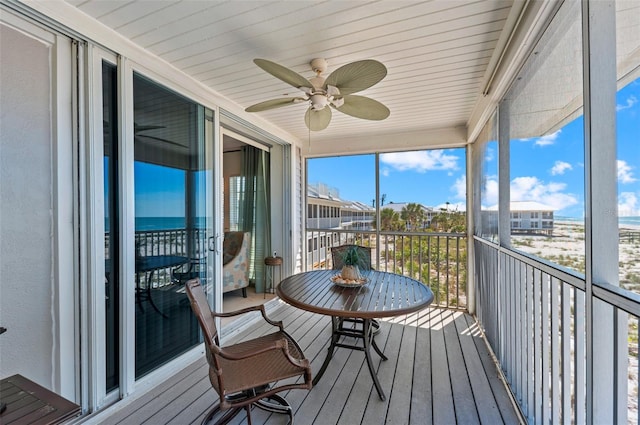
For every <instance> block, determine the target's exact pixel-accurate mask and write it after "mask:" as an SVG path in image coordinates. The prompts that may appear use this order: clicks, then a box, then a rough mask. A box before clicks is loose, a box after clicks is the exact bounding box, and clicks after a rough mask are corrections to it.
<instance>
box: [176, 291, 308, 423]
mask: <svg viewBox="0 0 640 425" xmlns="http://www.w3.org/2000/svg"><path fill="white" fill-rule="evenodd" d="M186 290H187V296H188V297H189V301H190V302H191V308H192V309H193V312H194V313H195V315H196V317H197V318H198V322H199V323H200V327H201V329H202V333H203V336H204V342H205V348H206V352H207V353H206V355H207V362H208V363H209V380H210V381H211V385H212V386H213V388H214V389H215V390H216V392H217V393H218V395H219V396H220V402H219V403H217V404H216V405H215V406H214V407H213V408H212V409H211V410H210V411H209V413H208V414H207V416H206V417H205V418H204V420H203V421H202V423H203V424H205V423H208V422H210V421H211V420H212V419H214V418H215V417H216V416H220V418H219V419H218V420H217V422H216V424H224V423H228V422H229V421H231V420H232V419H233V418H234V417H235V416H236V415H237V414H238V413H239V412H240V411H242V410H245V411H246V412H247V421H248V422H249V424H250V423H251V408H252V407H254V406H255V407H258V408H260V409H262V410H266V411H269V412H274V413H282V414H287V415H289V423H293V410H292V409H291V406H290V405H289V403H288V402H287V401H286V400H285V399H284V398H283V397H282V396H280V395H278V394H277V393H278V392H280V391H285V390H289V389H293V388H301V389H307V390H308V389H311V386H312V384H311V366H310V364H309V360H307V359H306V358H305V357H304V354H303V352H302V349H301V348H300V346H299V345H298V344H297V343H296V342H295V341H294V340H293V338H292V337H291V336H290V335H289V334H287V333H286V332H285V331H284V329H283V326H282V322H274V321H272V320H270V319H269V318H268V317H267V316H266V314H265V310H264V307H263V306H262V305H260V306H255V307H248V308H245V309H242V310H238V311H235V312H230V313H213V312H212V311H211V309H210V308H209V304H208V302H207V296H206V294H205V292H204V290H203V288H202V286H201V285H200V280H199V279H193V280H190V281H188V282H187V283H186ZM250 311H260V313H261V314H262V317H263V318H264V320H265V321H267V322H268V323H269V324H271V325H273V326H275V327H277V328H278V330H276V331H275V332H273V333H270V334H267V335H264V336H260V337H257V338H255V339H251V340H248V341H244V342H240V343H238V344H235V345H230V346H226V347H221V346H220V341H219V337H218V332H217V329H216V325H215V318H216V317H231V316H236V315H239V314H244V313H247V312H250ZM290 378H298V379H295V380H294V379H290ZM299 378H302V382H298V381H300V379H299ZM275 382H278V384H279V385H278V386H273V384H274V383H275ZM225 410H226V412H224V411H225Z"/></svg>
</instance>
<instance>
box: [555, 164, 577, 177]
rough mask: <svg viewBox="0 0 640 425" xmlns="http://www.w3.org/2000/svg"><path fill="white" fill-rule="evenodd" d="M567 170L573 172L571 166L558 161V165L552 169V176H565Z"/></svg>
mask: <svg viewBox="0 0 640 425" xmlns="http://www.w3.org/2000/svg"><path fill="white" fill-rule="evenodd" d="M567 170H573V167H572V166H571V164H569V163H568V162H564V161H556V163H555V164H553V167H551V175H552V176H557V175H558V174H564V172H565V171H567Z"/></svg>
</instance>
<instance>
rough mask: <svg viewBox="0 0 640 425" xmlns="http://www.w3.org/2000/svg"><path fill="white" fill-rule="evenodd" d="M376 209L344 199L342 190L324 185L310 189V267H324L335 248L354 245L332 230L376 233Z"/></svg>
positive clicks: (308, 251)
mask: <svg viewBox="0 0 640 425" xmlns="http://www.w3.org/2000/svg"><path fill="white" fill-rule="evenodd" d="M375 213H376V210H375V208H373V207H371V206H369V205H366V204H363V203H362V202H357V201H345V200H343V199H341V198H340V192H339V191H338V189H336V188H333V187H330V186H327V185H326V184H323V183H316V184H309V185H307V228H308V229H321V230H317V231H310V232H307V265H308V266H310V267H311V266H313V267H316V266H318V265H320V266H321V265H322V264H323V263H324V262H325V261H326V259H327V255H328V250H329V248H330V247H331V246H336V245H341V244H343V243H347V242H350V243H352V242H353V241H347V240H346V234H341V233H339V232H331V230H332V229H333V230H352V231H368V230H373V225H372V223H373V220H374V218H375Z"/></svg>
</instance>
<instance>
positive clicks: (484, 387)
mask: <svg viewBox="0 0 640 425" xmlns="http://www.w3.org/2000/svg"><path fill="white" fill-rule="evenodd" d="M271 317H273V318H274V319H277V320H283V321H284V324H285V329H287V330H288V331H289V333H291V334H292V335H293V336H294V338H296V340H297V341H298V342H299V343H300V345H301V347H302V348H303V350H304V352H305V355H306V356H307V357H308V358H309V359H311V360H312V367H313V369H314V370H317V369H318V368H319V367H320V364H321V363H322V361H323V360H324V356H325V353H326V348H327V345H328V339H329V334H330V329H329V327H330V325H329V324H330V320H329V318H328V317H326V316H320V315H316V314H312V313H307V312H303V311H301V310H298V309H296V308H293V307H289V306H287V305H283V306H282V307H281V308H278V309H276V310H275V311H274V312H273V313H272V314H271ZM381 324H382V326H381V329H382V330H381V332H380V333H379V334H378V335H377V336H376V340H377V342H378V345H379V346H380V347H382V348H383V350H384V353H385V354H386V356H387V357H388V358H389V360H387V361H380V359H379V358H378V357H377V356H376V355H375V353H374V354H373V356H374V359H375V362H376V364H377V368H378V376H379V378H380V382H381V384H382V387H383V388H384V391H385V392H386V394H387V401H381V400H380V399H379V397H378V394H377V393H376V391H375V388H374V387H373V382H372V380H371V377H370V375H369V371H368V369H367V366H366V362H365V361H364V355H363V353H362V352H359V351H353V350H346V349H338V350H337V352H336V354H335V356H334V358H333V360H332V362H331V364H330V366H329V368H328V369H327V371H326V373H325V375H324V376H323V377H322V379H321V380H320V382H319V383H318V385H316V386H315V387H314V388H313V389H312V390H311V391H303V390H292V391H290V392H288V393H284V394H283V395H284V396H285V397H286V398H287V400H288V401H289V403H290V404H291V405H292V406H293V408H294V410H295V423H296V425H304V424H348V425H350V424H367V425H369V424H456V423H458V424H465V425H466V424H491V425H494V424H501V423H504V424H515V423H518V422H519V419H518V416H517V414H516V411H515V409H514V408H513V406H512V405H511V402H510V399H509V396H508V394H507V390H506V389H505V387H504V384H503V383H502V381H501V380H500V379H499V377H498V373H497V370H496V366H495V365H494V363H493V361H492V360H491V357H490V355H489V353H488V352H487V349H486V346H485V344H484V341H483V340H482V338H481V336H480V333H479V332H478V329H477V326H476V325H475V322H474V320H473V318H472V317H471V316H469V315H467V314H464V313H461V312H457V311H452V310H445V309H436V308H430V309H426V310H423V311H421V312H419V313H416V314H413V315H409V316H402V317H398V318H396V319H394V320H393V321H381ZM266 330H267V329H266V328H265V327H262V326H261V327H256V328H254V329H252V330H249V331H245V332H243V333H241V334H240V335H238V336H237V338H250V337H253V336H255V335H257V334H259V333H264V332H266ZM234 339H235V338H234ZM216 397H217V396H216V393H215V392H214V391H213V390H212V389H211V385H210V384H209V380H208V377H207V365H206V362H205V360H204V358H202V359H201V360H200V361H197V362H196V363H194V364H191V365H189V366H188V367H187V368H186V369H184V370H183V371H181V372H179V373H178V374H176V375H175V376H173V377H172V378H171V379H169V380H167V381H166V382H164V383H163V384H162V385H160V386H158V387H156V388H154V389H153V390H152V391H150V392H149V393H147V394H145V395H144V396H142V397H140V398H139V399H138V400H136V401H135V402H133V403H131V404H129V405H128V406H126V407H125V408H123V409H121V410H119V411H117V412H115V413H113V414H111V415H110V416H109V417H108V418H107V419H106V420H105V421H104V422H102V423H104V424H136V425H138V424H154V425H155V424H180V425H182V424H191V423H200V421H201V420H202V418H203V417H204V415H205V413H206V411H207V410H208V409H209V408H210V407H211V405H212V403H213V402H214V401H215V400H216ZM239 418H240V419H238V418H236V423H246V420H245V419H244V415H243V414H241V415H239ZM252 419H253V423H254V424H284V423H286V418H285V417H283V415H269V414H267V413H265V412H262V411H260V410H257V409H256V410H255V411H254V413H253V414H252Z"/></svg>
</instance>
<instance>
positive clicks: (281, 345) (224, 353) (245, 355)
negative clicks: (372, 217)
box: [220, 338, 288, 360]
mask: <svg viewBox="0 0 640 425" xmlns="http://www.w3.org/2000/svg"><path fill="white" fill-rule="evenodd" d="M274 350H287V340H286V339H285V338H281V339H279V340H277V341H273V342H271V343H269V344H266V345H264V346H262V347H256V348H253V349H248V350H245V351H242V352H239V353H230V352H229V350H227V349H225V348H224V347H220V356H221V357H224V358H225V359H227V360H244V359H249V358H251V357H256V356H259V355H260V354H264V353H267V352H269V351H274ZM287 351H288V350H287Z"/></svg>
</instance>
